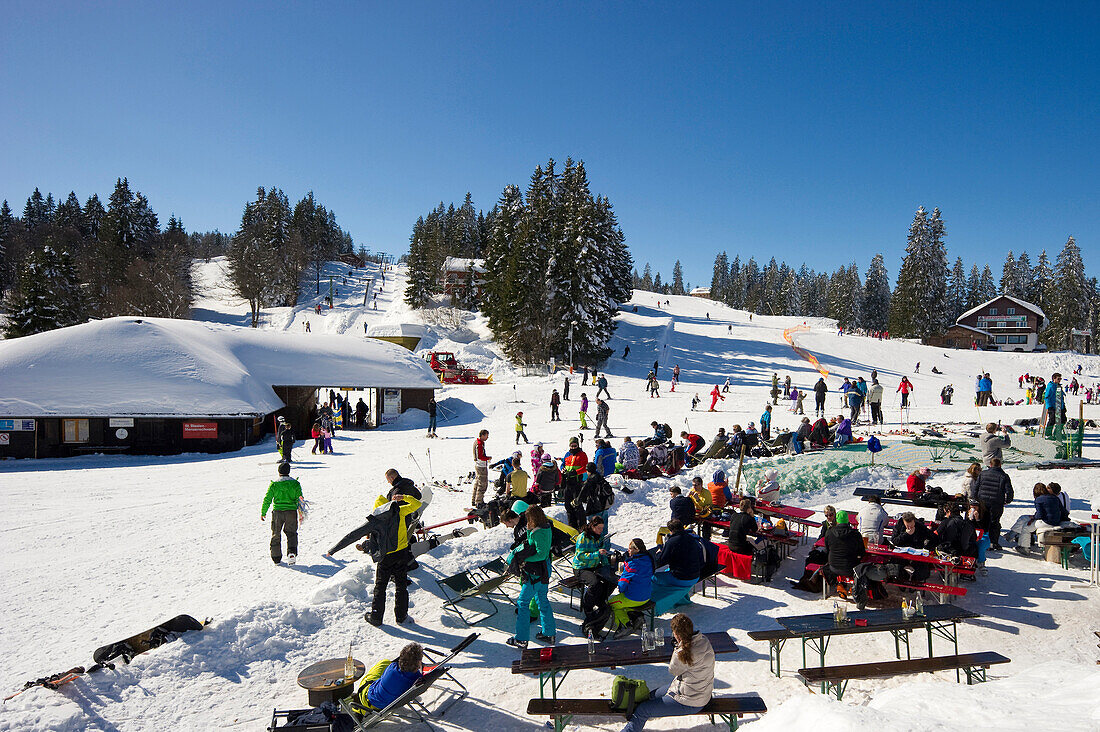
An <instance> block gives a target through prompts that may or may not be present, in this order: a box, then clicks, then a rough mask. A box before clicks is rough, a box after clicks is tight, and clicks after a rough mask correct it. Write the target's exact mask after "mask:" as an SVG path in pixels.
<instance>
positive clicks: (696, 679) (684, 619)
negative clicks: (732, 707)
mask: <svg viewBox="0 0 1100 732" xmlns="http://www.w3.org/2000/svg"><path fill="white" fill-rule="evenodd" d="M670 625H671V628H672V641H673V643H675V645H676V651H675V652H674V653H673V654H672V660H671V661H669V663H668V672H669V673H670V674H672V675H673V676H674V677H675V678H673V680H672V683H671V684H669V686H668V687H667V688H665V689H663V690H660V691H657V692H654V693H653V694H651V695H650V699H649V701H645V702H642V703H641V704H639V705H638V706H637V707H636V708H635V709H634V715H633V716H632V717H631V718H630V721H628V722H627V723H626V726H625V727H623V729H622V732H640V730H642V729H644V728H645V724H646V722H648V721H649V720H650V719H653V718H655V717H682V716H686V715H689V714H698V713H699V711H700V710H701V709H702V708H703V707H705V706H706V705H707V704H709V703H710V699H711V696H713V694H714V649H713V648H712V647H711V645H710V641H709V640H707V637H706V636H705V635H703V634H702V633H700V632H699V631H697V630H695V625H694V624H693V623H692V622H691V618H689V617H688V616H687V615H684V614H683V613H679V614H677V615H676V616H675V617H673V618H672V622H671V624H670Z"/></svg>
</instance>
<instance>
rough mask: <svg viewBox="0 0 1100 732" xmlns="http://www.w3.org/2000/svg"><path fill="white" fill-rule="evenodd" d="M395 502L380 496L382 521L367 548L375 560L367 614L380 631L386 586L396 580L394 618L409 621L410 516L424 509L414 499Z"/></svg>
mask: <svg viewBox="0 0 1100 732" xmlns="http://www.w3.org/2000/svg"><path fill="white" fill-rule="evenodd" d="M392 499H393V500H387V499H386V497H385V496H379V497H378V500H377V501H375V504H374V512H373V513H372V514H371V517H372V518H377V519H379V520H378V521H377V522H375V523H376V527H377V528H376V529H375V530H374V531H372V532H371V535H370V538H369V539H368V541H367V542H366V543H365V545H364V548H365V549H368V550H369V551H370V553H371V555H372V556H373V557H374V559H375V569H374V602H373V604H372V605H371V610H370V612H369V613H367V616H366V618H367V622H369V623H370V624H371V625H373V626H375V627H376V628H377V627H380V626H381V625H382V616H383V615H384V614H385V612H386V585H388V584H389V583H390V580H393V585H394V591H393V595H394V608H393V614H394V618H395V619H396V620H397V622H398V623H404V622H405V621H406V620H407V619H408V617H409V586H408V585H409V581H408V579H409V577H408V574H409V565H410V564H411V563H412V552H411V551H410V549H409V515H410V514H412V513H414V512H415V511H417V510H419V509H420V506H421V502H420V501H419V500H417V499H416V498H413V497H412V496H405V495H400V494H395V495H393V496H392Z"/></svg>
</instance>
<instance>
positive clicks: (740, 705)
mask: <svg viewBox="0 0 1100 732" xmlns="http://www.w3.org/2000/svg"><path fill="white" fill-rule="evenodd" d="M766 711H768V707H767V706H766V705H765V704H764V700H763V699H761V698H760V696H759V695H758V694H744V695H741V696H723V697H717V696H716V697H712V698H711V700H710V703H708V704H707V705H706V706H705V707H703V708H702V709H700V710H699V711H698V712H696V714H705V715H707V716H708V717H710V723H711V724H717V722H715V721H714V718H715V717H719V718H720V719H721V720H722V721H723V722H725V723H726V726H727V727H728V728H729V729H730V730H735V729H737V720H738V718H739V717H742V716H744V715H746V714H763V713H765V712H766ZM527 713H528V714H529V715H531V716H534V717H550V718H551V719H552V720H553V722H554V730H555V732H561V730H562V729H564V728H565V726H566V725H567V724H569V722H570V721H571V720H572V718H573V717H575V716H584V717H627V716H629V714H628V713H627V712H626V711H622V710H616V709H612V708H611V702H609V701H608V700H607V699H532V700H531V701H529V702H528V703H527Z"/></svg>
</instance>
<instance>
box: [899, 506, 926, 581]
mask: <svg viewBox="0 0 1100 732" xmlns="http://www.w3.org/2000/svg"><path fill="white" fill-rule="evenodd" d="M890 543H892V544H893V545H894V546H896V547H898V548H899V549H905V548H910V549H931V548H932V547H933V546H935V544H936V535H935V534H933V533H932V531H931V530H930V529H929V528H928V527H927V526H925V525H924V519H918V518H917V517H916V516H915V515H914V514H913V512H912V511H906V512H905V513H903V514H902V515H901V521H898V522H897V523H896V524H894V536H893V538H891V540H890ZM898 564H899V565H901V567H902V569H906V570H908V571H910V572H911V573H912V579H913V581H914V582H917V583H920V582H924V581H925V580H926V579H928V575H930V574H932V565H931V564H928V563H926V562H909V561H905V560H902V561H899V562H898Z"/></svg>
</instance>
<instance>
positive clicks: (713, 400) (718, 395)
mask: <svg viewBox="0 0 1100 732" xmlns="http://www.w3.org/2000/svg"><path fill="white" fill-rule="evenodd" d="M719 399H721V400H722V401H726V398H725V397H724V396H722V392H721V391H719V390H718V384H715V385H714V389H712V390H711V392H710V410H709V411H711V412H715V411H717V410H716V409H715V408H714V405H716V404H717V403H718V400H719Z"/></svg>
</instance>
